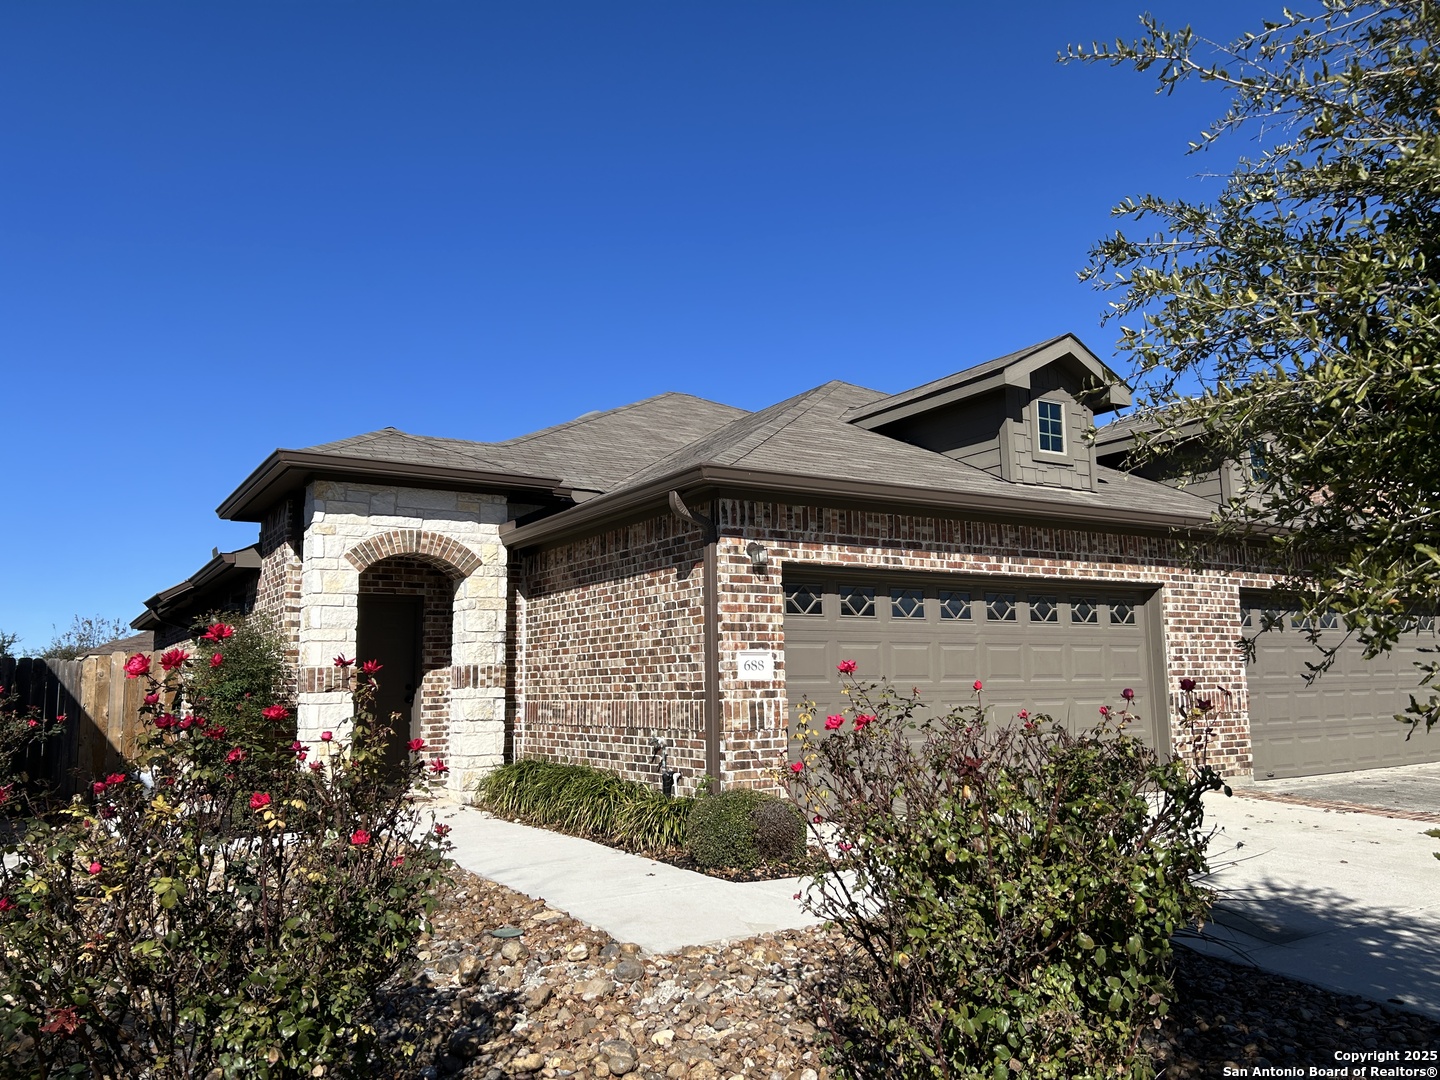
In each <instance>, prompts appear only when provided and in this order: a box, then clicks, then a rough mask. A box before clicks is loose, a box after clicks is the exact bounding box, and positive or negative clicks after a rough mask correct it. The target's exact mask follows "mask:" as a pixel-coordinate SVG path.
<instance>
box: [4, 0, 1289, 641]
mask: <svg viewBox="0 0 1440 1080" xmlns="http://www.w3.org/2000/svg"><path fill="white" fill-rule="evenodd" d="M1145 7H1146V5H1144V4H1143V3H1142V2H1141V0H1134V2H1129V0H1114V2H1112V0H1095V2H1092V3H1086V4H1076V3H1069V2H1060V0H1053V2H1037V3H1031V4H1023V5H1022V4H984V5H982V4H972V3H965V4H961V3H939V2H934V3H921V2H904V0H887V2H885V3H880V2H874V3H863V4H862V3H853V2H844V0H841V2H821V0H814V2H775V0H770V2H763V3H761V2H754V3H747V2H737V0H726V2H725V3H714V2H712V3H706V4H701V3H686V2H666V3H662V2H659V0H654V2H624V0H622V2H618V3H609V4H597V3H590V2H573V3H558V2H556V3H543V2H537V3H518V2H511V3H479V2H473V3H472V2H466V3H459V2H422V3H413V4H401V3H366V2H345V3H342V2H320V0H316V2H296V3H283V4H282V3H246V4H239V3H218V2H217V3H206V4H195V3H189V2H186V3H174V4H166V3H154V2H144V0H138V2H133V3H124V4H114V3H96V4H78V3H69V2H65V0H56V2H52V3H45V4H7V5H3V6H0V370H3V374H4V378H3V382H0V395H3V396H0V408H3V417H4V420H3V425H0V446H3V453H4V462H5V465H6V473H7V480H8V483H7V489H8V490H7V496H6V498H5V499H4V501H3V507H4V508H3V510H0V515H3V521H0V526H3V527H0V568H3V570H0V630H5V631H9V632H12V633H18V634H20V635H21V637H22V639H23V643H24V644H27V645H30V646H32V648H38V647H40V646H43V645H44V644H45V643H46V642H47V641H48V640H49V639H50V638H51V636H52V627H58V628H61V629H63V628H64V627H65V626H66V625H67V624H68V623H69V622H70V619H71V617H72V616H73V615H75V614H86V615H89V614H101V615H106V616H115V617H120V618H123V619H125V620H127V621H128V620H129V619H130V618H132V617H133V616H135V615H137V614H139V612H140V611H141V609H142V607H143V601H144V599H145V598H146V597H148V596H150V595H152V594H153V593H155V592H158V591H159V590H161V589H163V588H165V587H168V586H169V585H171V584H174V583H175V582H176V581H179V580H181V579H182V578H184V577H186V576H188V575H189V574H190V573H191V572H193V571H194V570H195V569H197V568H198V567H199V566H200V565H201V564H202V563H203V562H204V561H205V560H206V559H207V558H208V557H209V554H210V550H211V548H212V547H215V546H218V547H220V548H221V549H222V550H228V549H233V548H236V547H241V546H243V545H245V544H247V543H250V542H252V541H253V540H254V538H255V527H254V526H251V525H244V524H236V523H230V522H222V521H220V520H218V519H217V518H216V516H215V513H214V508H215V506H216V505H217V504H218V503H219V502H220V501H221V500H222V499H223V498H224V497H225V496H226V495H227V494H228V493H229V492H230V491H231V490H233V489H234V488H235V487H236V486H237V485H238V484H239V483H240V481H241V480H243V479H244V478H245V476H246V475H247V474H248V473H249V472H250V470H251V469H253V468H254V467H255V466H256V465H257V464H259V462H260V461H261V460H262V459H263V458H264V457H265V456H266V455H267V454H268V453H269V452H270V451H271V450H273V449H274V448H276V447H277V446H283V447H303V446H308V445H312V444H314V443H319V442H325V441H327V440H331V439H336V438H343V437H345V436H347V435H353V434H356V433H358V432H361V431H367V430H371V429H374V428H379V427H385V426H387V425H394V426H396V427H399V428H402V429H404V430H407V431H412V432H418V433H422V434H430V435H444V436H452V437H458V438H471V439H479V440H491V439H502V438H507V437H510V436H513V435H517V434H521V433H523V432H526V431H530V430H534V429H536V428H539V427H543V426H546V425H549V424H553V423H558V422H560V421H563V420H567V419H570V418H572V417H574V416H577V415H579V414H580V413H583V412H586V411H588V410H591V409H603V408H608V407H612V406H615V405H620V404H623V403H625V402H628V401H634V400H637V399H639V398H643V397H647V396H649V395H652V394H656V393H660V392H662V391H665V390H681V391H686V392H688V393H693V394H698V395H701V396H704V397H710V398H714V399H717V400H720V401H725V402H729V403H732V404H735V405H739V406H742V407H747V408H758V407H763V406H765V405H767V404H770V403H772V402H774V401H777V400H779V399H781V398H784V397H787V396H789V395H790V394H793V393H796V392H798V391H800V390H803V389H806V388H807V387H810V386H814V385H816V384H818V383H820V382H824V381H825V380H827V379H832V378H840V379H847V380H850V381H852V382H857V383H861V384H864V385H868V386H872V387H875V388H877V389H881V390H890V391H894V390H900V389H903V388H905V387H907V386H911V385H914V384H917V383H920V382H924V381H927V380H929V379H933V378H937V377H939V376H941V375H944V374H948V373H950V372H952V371H956V370H958V369H960V368H962V367H965V366H967V365H969V364H971V363H974V362H977V361H980V360H984V359H987V358H989V357H991V356H994V355H999V354H1001V353H1004V352H1008V351H1010V350H1012V349H1015V348H1018V347H1020V346H1022V345H1026V344H1029V343H1032V342H1035V341H1039V340H1043V339H1045V338H1048V337H1051V336H1053V335H1055V334H1058V333H1062V332H1065V331H1072V332H1075V333H1077V334H1079V335H1080V337H1081V338H1082V339H1083V340H1085V341H1086V342H1087V343H1088V344H1089V345H1090V346H1091V347H1092V348H1093V349H1094V350H1095V351H1096V352H1097V353H1099V354H1100V355H1101V357H1102V358H1106V359H1109V358H1110V357H1111V356H1112V355H1113V348H1112V346H1113V342H1114V340H1115V338H1116V337H1117V336H1118V334H1117V329H1116V328H1115V327H1114V326H1107V327H1101V326H1100V325H1099V316H1100V314H1101V312H1102V310H1103V308H1104V304H1105V298H1104V297H1102V296H1100V295H1099V294H1096V293H1094V292H1093V291H1091V290H1090V289H1089V288H1087V287H1085V286H1082V285H1080V284H1078V283H1077V282H1076V279H1075V273H1076V271H1077V270H1079V269H1080V268H1081V267H1082V266H1083V265H1084V263H1085V256H1086V251H1087V248H1088V247H1089V245H1090V244H1091V243H1092V242H1093V241H1094V240H1096V239H1097V238H1098V237H1100V236H1101V235H1103V234H1104V233H1105V232H1107V230H1110V229H1112V228H1113V224H1112V222H1111V220H1110V219H1109V216H1108V209H1109V207H1110V206H1111V205H1112V204H1113V203H1114V202H1116V201H1118V200H1119V199H1120V198H1121V197H1123V196H1126V195H1131V194H1139V193H1141V192H1145V191H1156V192H1160V193H1164V194H1170V195H1178V194H1186V193H1189V194H1192V195H1193V194H1199V193H1202V192H1203V191H1204V190H1205V185H1206V184H1207V183H1209V184H1211V185H1213V184H1214V181H1206V180H1205V179H1204V178H1203V177H1201V176H1200V175H1199V174H1200V173H1201V172H1204V171H1220V172H1223V171H1224V166H1225V164H1226V160H1225V159H1222V158H1220V157H1217V156H1214V155H1213V154H1212V155H1210V156H1207V157H1201V158H1196V157H1187V156H1186V155H1185V152H1184V151H1185V148H1186V144H1187V141H1188V140H1189V139H1190V138H1192V137H1193V136H1194V135H1195V133H1196V132H1197V131H1198V130H1199V129H1200V128H1201V127H1203V125H1204V123H1205V122H1206V121H1207V120H1208V119H1209V118H1211V117H1212V116H1214V115H1216V114H1218V112H1219V111H1220V110H1221V105H1222V102H1221V99H1220V98H1219V96H1218V95H1216V94H1213V93H1205V92H1185V93H1180V94H1177V95H1175V96H1173V97H1169V98H1165V97H1157V96H1156V95H1155V94H1154V82H1153V79H1152V78H1151V77H1150V76H1147V75H1138V74H1136V73H1134V72H1133V71H1130V70H1127V69H1110V68H1097V67H1081V66H1078V65H1068V66H1062V65H1059V64H1057V63H1056V61H1055V57H1056V53H1057V52H1058V51H1059V50H1061V49H1063V48H1064V47H1065V45H1066V44H1068V43H1071V42H1078V41H1087V42H1088V41H1090V40H1092V39H1095V38H1101V39H1113V38H1115V37H1117V36H1124V37H1130V36H1133V34H1134V32H1135V31H1136V30H1137V29H1138V22H1137V16H1138V14H1139V13H1140V12H1141V11H1142V10H1145ZM1149 7H1150V9H1151V10H1153V11H1155V13H1156V14H1157V15H1159V16H1161V17H1162V19H1164V20H1165V21H1167V22H1170V23H1173V24H1176V25H1179V24H1184V23H1186V22H1191V23H1193V24H1194V25H1195V27H1196V29H1197V30H1198V31H1200V32H1202V33H1206V34H1207V35H1208V36H1212V37H1218V38H1225V39H1228V38H1230V37H1232V36H1234V35H1235V34H1236V33H1238V32H1239V31H1241V30H1243V29H1246V28H1250V27H1257V26H1258V20H1259V18H1260V17H1261V16H1263V15H1270V14H1278V9H1279V5H1278V4H1276V5H1268V4H1255V3H1249V4H1246V3H1235V2H1232V3H1204V4H1202V3H1199V2H1198V0H1189V2H1187V3H1178V2H1169V0H1167V2H1164V3H1158V4H1152V5H1149ZM1272 8H1273V10H1272Z"/></svg>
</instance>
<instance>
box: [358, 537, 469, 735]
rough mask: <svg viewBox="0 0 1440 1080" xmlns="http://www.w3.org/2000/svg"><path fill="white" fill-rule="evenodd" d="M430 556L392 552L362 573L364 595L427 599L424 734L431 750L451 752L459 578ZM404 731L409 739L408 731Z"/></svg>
mask: <svg viewBox="0 0 1440 1080" xmlns="http://www.w3.org/2000/svg"><path fill="white" fill-rule="evenodd" d="M427 558H428V557H427V556H424V555H392V556H391V557H390V558H388V559H381V560H380V561H379V562H377V563H375V564H374V565H373V566H371V567H369V568H368V569H367V570H365V572H364V573H362V574H361V575H360V596H361V597H362V598H364V597H366V596H418V597H420V598H421V601H422V604H421V616H420V619H421V629H420V688H419V690H418V691H417V696H418V697H419V702H420V716H419V729H420V730H419V732H418V734H419V736H420V738H422V739H424V740H425V743H426V745H427V747H428V749H429V751H430V752H431V753H433V754H437V755H439V756H441V757H444V756H446V755H447V754H449V752H450V689H451V687H450V683H451V667H452V664H451V661H450V633H451V630H452V624H453V623H454V621H455V614H454V607H455V584H456V583H455V582H454V581H452V580H451V579H450V578H449V577H448V576H446V574H445V573H444V571H443V570H442V569H440V568H439V567H437V566H435V565H432V564H431V563H429V562H428V561H427ZM357 659H360V660H368V659H371V657H365V656H362V657H358V658H357ZM382 659H383V658H382ZM400 735H401V737H402V738H405V739H407V740H408V739H409V734H408V732H401V733H400Z"/></svg>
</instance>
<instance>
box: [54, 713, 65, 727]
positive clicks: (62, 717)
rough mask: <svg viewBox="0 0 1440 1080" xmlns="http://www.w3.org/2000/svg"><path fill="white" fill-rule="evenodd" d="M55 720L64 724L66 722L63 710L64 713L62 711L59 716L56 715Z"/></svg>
mask: <svg viewBox="0 0 1440 1080" xmlns="http://www.w3.org/2000/svg"><path fill="white" fill-rule="evenodd" d="M55 722H56V723H57V724H63V723H65V714H64V713H63V712H62V713H60V714H59V715H58V716H56V717H55Z"/></svg>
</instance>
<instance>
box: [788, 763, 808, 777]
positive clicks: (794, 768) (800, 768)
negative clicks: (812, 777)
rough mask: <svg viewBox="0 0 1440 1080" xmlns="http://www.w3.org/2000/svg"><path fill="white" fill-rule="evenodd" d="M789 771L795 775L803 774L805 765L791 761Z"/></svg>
mask: <svg viewBox="0 0 1440 1080" xmlns="http://www.w3.org/2000/svg"><path fill="white" fill-rule="evenodd" d="M790 771H791V772H793V773H797V774H798V773H802V772H804V771H805V763H804V762H803V761H792V762H791V763H790Z"/></svg>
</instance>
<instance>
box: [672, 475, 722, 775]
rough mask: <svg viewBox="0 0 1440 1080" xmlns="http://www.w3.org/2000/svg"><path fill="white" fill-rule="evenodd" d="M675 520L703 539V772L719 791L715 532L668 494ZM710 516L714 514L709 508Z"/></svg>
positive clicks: (708, 522)
mask: <svg viewBox="0 0 1440 1080" xmlns="http://www.w3.org/2000/svg"><path fill="white" fill-rule="evenodd" d="M669 501H670V509H671V510H672V511H674V513H675V516H676V517H678V518H680V519H681V520H683V521H688V522H690V524H692V525H694V526H696V527H697V528H698V529H700V531H701V534H702V535H703V536H704V538H705V558H704V567H703V571H702V572H703V575H704V577H703V579H702V596H701V601H700V605H701V608H702V611H703V620H704V626H705V772H706V774H707V775H708V776H709V777H710V790H711V791H719V790H720V605H719V591H720V571H719V563H718V558H717V552H716V541H717V540H718V539H719V535H720V534H719V530H718V529H717V528H716V527H715V519H714V517H713V516H711V517H706V516H705V515H704V514H697V513H696V512H695V511H694V510H691V509H690V508H689V507H688V506H686V505H685V501H684V500H683V499H681V498H680V493H679V492H678V491H672V492H670V494H669ZM711 514H712V515H713V514H714V506H713V504H712V507H711Z"/></svg>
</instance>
